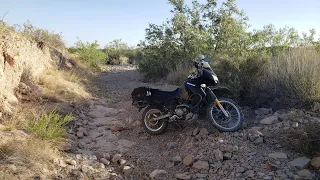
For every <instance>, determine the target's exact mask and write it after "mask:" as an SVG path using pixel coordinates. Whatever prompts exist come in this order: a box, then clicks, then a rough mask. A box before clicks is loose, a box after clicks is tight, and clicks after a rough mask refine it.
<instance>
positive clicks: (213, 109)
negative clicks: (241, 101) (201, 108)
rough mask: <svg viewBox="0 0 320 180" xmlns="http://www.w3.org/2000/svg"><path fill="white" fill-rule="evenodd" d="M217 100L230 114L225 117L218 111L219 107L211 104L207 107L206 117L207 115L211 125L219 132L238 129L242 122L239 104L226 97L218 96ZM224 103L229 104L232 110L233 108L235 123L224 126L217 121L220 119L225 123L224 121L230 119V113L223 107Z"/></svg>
mask: <svg viewBox="0 0 320 180" xmlns="http://www.w3.org/2000/svg"><path fill="white" fill-rule="evenodd" d="M219 101H220V103H221V104H222V106H223V107H224V108H225V110H226V111H227V113H228V114H229V115H230V118H227V117H225V116H224V114H223V113H222V112H219V109H220V108H219V107H218V106H217V105H216V104H211V105H210V106H209V107H208V117H209V119H210V121H211V122H212V123H213V125H214V126H215V127H216V128H217V129H218V130H219V131H220V132H234V131H237V130H239V129H240V128H241V126H242V123H243V114H242V112H241V109H240V107H239V105H238V104H237V103H236V102H234V101H233V100H231V99H228V98H219ZM226 105H228V106H230V107H231V108H232V109H233V110H235V113H234V114H236V115H235V116H236V123H235V124H234V125H233V126H232V127H225V126H223V125H221V124H220V123H218V122H219V121H222V122H224V123H225V122H226V121H230V120H231V118H232V117H231V115H232V114H231V113H230V111H228V109H226V107H225V106H226ZM225 119H226V120H225Z"/></svg>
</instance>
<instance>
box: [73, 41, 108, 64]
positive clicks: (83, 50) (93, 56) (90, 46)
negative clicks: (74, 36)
mask: <svg viewBox="0 0 320 180" xmlns="http://www.w3.org/2000/svg"><path fill="white" fill-rule="evenodd" d="M98 47H99V44H98V41H94V42H93V43H89V42H86V43H84V42H82V41H81V40H78V41H77V42H76V43H75V46H74V47H72V48H69V50H70V52H73V53H75V54H76V55H77V56H78V58H79V59H80V60H82V61H84V62H87V63H89V65H90V66H92V67H98V66H99V64H104V63H105V61H106V58H107V55H106V54H105V53H104V52H103V51H101V50H100V49H99V48H98Z"/></svg>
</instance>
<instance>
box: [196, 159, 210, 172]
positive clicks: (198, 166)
mask: <svg viewBox="0 0 320 180" xmlns="http://www.w3.org/2000/svg"><path fill="white" fill-rule="evenodd" d="M192 167H193V168H194V169H198V170H203V169H204V170H208V169H209V163H208V162H207V161H200V160H199V161H197V162H195V163H194V164H193V166H192Z"/></svg>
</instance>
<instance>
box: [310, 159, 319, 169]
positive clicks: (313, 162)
mask: <svg viewBox="0 0 320 180" xmlns="http://www.w3.org/2000/svg"><path fill="white" fill-rule="evenodd" d="M311 165H312V167H313V168H315V169H320V157H315V158H313V159H312V161H311Z"/></svg>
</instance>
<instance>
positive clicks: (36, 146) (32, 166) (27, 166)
mask: <svg viewBox="0 0 320 180" xmlns="http://www.w3.org/2000/svg"><path fill="white" fill-rule="evenodd" d="M58 156H59V152H58V150H56V148H54V145H53V144H52V143H51V142H50V141H44V140H40V139H38V138H35V137H32V136H30V137H29V138H28V139H27V140H25V141H13V142H9V143H7V144H3V145H1V146H0V161H1V168H0V177H1V178H2V179H3V178H5V179H7V178H9V179H17V178H18V177H23V178H28V176H30V175H31V174H38V175H41V174H42V175H44V174H48V173H50V172H51V173H53V171H52V168H53V164H52V161H53V159H55V158H57V157H58ZM12 166H14V168H12ZM21 175H22V176H21Z"/></svg>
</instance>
